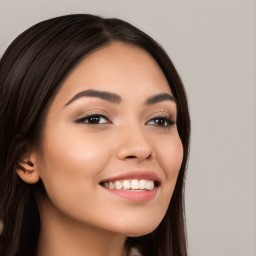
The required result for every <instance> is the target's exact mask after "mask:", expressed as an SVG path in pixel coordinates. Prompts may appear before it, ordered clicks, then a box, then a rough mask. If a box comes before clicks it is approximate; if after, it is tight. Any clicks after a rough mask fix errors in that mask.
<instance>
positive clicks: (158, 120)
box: [147, 116, 175, 128]
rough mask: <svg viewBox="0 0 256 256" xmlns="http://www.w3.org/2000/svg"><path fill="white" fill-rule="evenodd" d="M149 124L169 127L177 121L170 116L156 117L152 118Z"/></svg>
mask: <svg viewBox="0 0 256 256" xmlns="http://www.w3.org/2000/svg"><path fill="white" fill-rule="evenodd" d="M147 124H149V125H153V126H159V127H162V128H168V127H170V126H172V125H174V124H175V122H174V121H173V120H172V119H171V118H170V117H163V116H160V117H155V118H152V119H150V120H149V121H148V122H147Z"/></svg>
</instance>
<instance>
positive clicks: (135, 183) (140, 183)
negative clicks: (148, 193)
mask: <svg viewBox="0 0 256 256" xmlns="http://www.w3.org/2000/svg"><path fill="white" fill-rule="evenodd" d="M102 185H103V186H104V187H106V188H109V189H116V190H120V189H122V190H153V189H154V181H153V180H137V179H134V180H123V181H120V180H117V181H115V182H111V181H110V182H104V183H102Z"/></svg>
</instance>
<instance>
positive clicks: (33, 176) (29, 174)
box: [16, 152, 40, 184]
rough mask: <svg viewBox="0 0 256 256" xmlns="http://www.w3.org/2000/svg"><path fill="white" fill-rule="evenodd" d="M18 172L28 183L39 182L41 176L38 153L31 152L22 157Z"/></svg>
mask: <svg viewBox="0 0 256 256" xmlns="http://www.w3.org/2000/svg"><path fill="white" fill-rule="evenodd" d="M16 173H17V174H18V175H19V177H20V178H21V179H22V180H23V181H24V182H26V183H29V184H35V183H37V182H38V181H39V180H40V176H39V172H38V170H37V162H36V154H35V153H32V152H31V153H29V154H26V155H25V156H24V157H23V158H21V160H20V161H19V163H18V165H17V167H16Z"/></svg>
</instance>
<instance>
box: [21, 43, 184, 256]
mask: <svg viewBox="0 0 256 256" xmlns="http://www.w3.org/2000/svg"><path fill="white" fill-rule="evenodd" d="M87 90H97V91H100V92H109V93H112V94H116V95H118V97H112V98H111V99H109V98H108V99H106V98H105V99H102V98H99V97H98V96H95V95H94V96H88V95H87V96H81V95H80V97H75V98H73V97H74V96H75V95H77V94H78V93H80V92H84V91H87ZM163 93H166V94H169V95H172V92H171V90H170V87H169V85H168V82H167V80H166V78H165V76H164V74H163V72H162V71H161V69H160V67H159V66H158V64H157V63H156V62H155V60H154V59H153V58H152V57H151V56H150V55H149V54H148V53H147V52H146V51H144V50H143V49H141V48H138V47H136V46H133V45H129V44H126V43H120V42H115V43H112V44H111V45H109V46H106V47H104V48H102V49H100V50H97V51H96V52H94V53H92V54H90V55H89V56H87V57H86V58H85V59H84V60H83V61H82V62H80V63H79V65H78V66H77V67H76V68H75V69H74V70H73V71H72V72H71V73H70V75H69V76H68V77H67V79H66V80H65V81H64V83H63V85H62V86H61V88H60V90H59V92H58V93H57V95H56V97H55V98H54V100H53V102H52V104H51V106H50V108H49V111H48V113H47V115H46V120H45V123H44V127H42V137H41V144H40V146H39V147H37V148H35V149H33V150H32V151H31V153H30V155H29V156H28V158H29V159H28V161H31V162H32V163H33V166H32V167H28V165H26V164H25V163H23V166H24V167H25V168H26V170H28V171H25V172H23V171H21V170H17V173H18V174H19V175H20V177H21V178H22V179H23V180H24V181H25V182H28V183H36V182H37V181H38V180H39V179H41V180H42V182H43V184H44V187H45V189H46V191H47V196H43V195H40V194H39V195H37V202H38V206H39V211H40V216H41V231H40V237H39V245H38V255H40V256H46V255H47V256H59V255H63V256H65V255H67V256H89V255H90V256H91V255H94V256H121V255H125V254H124V243H125V240H126V238H127V237H128V236H141V235H145V234H148V233H150V232H152V231H153V230H154V229H155V228H156V227H157V226H158V225H159V223H160V222H161V220H162V219H163V217H164V215H165V213H166V210H167V208H168V205H169V203H170V200H171V196H172V193H173V190H174V187H175V184H176V180H177V176H178V173H179V169H180V166H181V163H182V158H183V147H182V143H181V140H180V137H179V134H178V131H177V126H176V124H175V123H174V124H173V123H172V122H171V121H170V120H172V121H174V122H175V121H176V115H177V109H176V104H175V102H174V101H172V100H169V99H163V100H160V101H159V102H157V103H153V104H146V103H145V102H146V101H147V100H148V99H149V98H152V97H153V96H155V95H158V94H163ZM88 116H89V117H88ZM129 171H138V172H139V171H152V172H154V173H156V174H157V175H158V176H159V178H160V179H161V181H162V183H161V186H160V187H159V189H158V193H157V195H156V197H155V198H154V199H152V200H150V201H146V202H134V201H132V200H127V199H124V198H122V197H120V196H117V195H115V194H113V193H110V192H109V191H107V190H106V189H105V188H103V187H102V186H101V185H100V184H99V183H100V181H102V180H105V179H108V178H110V177H115V176H117V175H119V174H121V173H123V172H129ZM131 193H138V192H131Z"/></svg>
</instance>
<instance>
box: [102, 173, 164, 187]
mask: <svg viewBox="0 0 256 256" xmlns="http://www.w3.org/2000/svg"><path fill="white" fill-rule="evenodd" d="M129 179H139V180H142V179H144V180H153V181H154V182H155V183H157V184H159V185H160V184H161V179H160V177H159V176H158V174H156V173H155V172H152V171H128V172H124V173H121V174H119V175H116V176H114V177H110V178H107V179H104V180H102V181H101V182H100V183H103V182H110V181H111V182H113V181H116V180H129Z"/></svg>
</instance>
